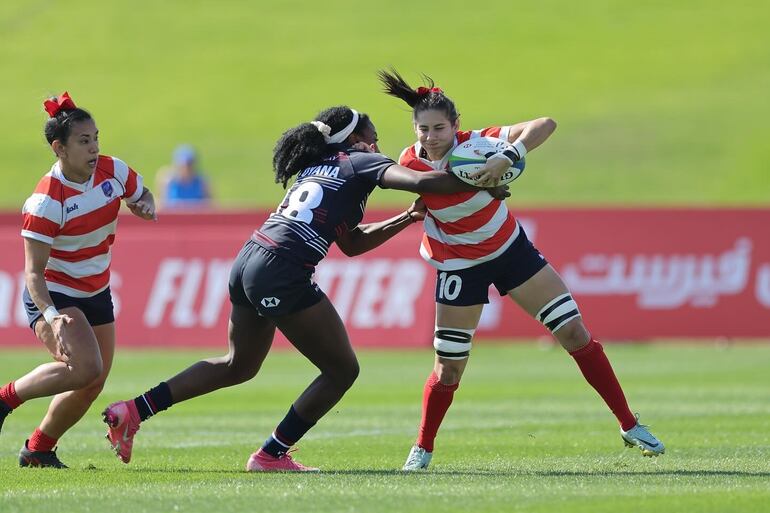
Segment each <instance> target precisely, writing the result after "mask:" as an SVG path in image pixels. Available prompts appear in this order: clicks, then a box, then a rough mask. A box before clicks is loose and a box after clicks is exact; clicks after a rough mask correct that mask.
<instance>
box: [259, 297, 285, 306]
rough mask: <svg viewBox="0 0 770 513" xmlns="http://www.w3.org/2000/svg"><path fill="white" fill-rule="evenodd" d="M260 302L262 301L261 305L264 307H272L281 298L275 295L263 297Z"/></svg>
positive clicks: (276, 304) (277, 303)
mask: <svg viewBox="0 0 770 513" xmlns="http://www.w3.org/2000/svg"><path fill="white" fill-rule="evenodd" d="M260 303H262V306H264V307H265V308H274V307H276V306H278V305H279V304H280V303H281V300H280V299H278V298H277V297H263V298H262V301H260Z"/></svg>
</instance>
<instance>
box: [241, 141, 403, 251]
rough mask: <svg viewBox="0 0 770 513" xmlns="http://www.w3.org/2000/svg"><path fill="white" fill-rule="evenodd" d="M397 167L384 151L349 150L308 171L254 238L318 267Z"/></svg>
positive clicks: (354, 225)
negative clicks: (384, 175)
mask: <svg viewBox="0 0 770 513" xmlns="http://www.w3.org/2000/svg"><path fill="white" fill-rule="evenodd" d="M394 164H395V162H394V161H392V160H391V159H389V158H388V157H386V156H384V155H382V154H380V153H368V152H362V151H358V150H354V149H346V150H344V151H340V152H338V153H336V154H335V155H332V156H330V157H329V158H327V159H326V160H324V161H323V162H320V163H319V164H318V165H316V166H311V167H308V168H305V169H303V170H302V171H300V172H299V173H298V174H297V179H296V181H295V182H294V184H293V185H292V186H291V187H290V188H289V190H288V191H286V196H284V198H283V201H282V202H281V205H280V206H279V207H278V210H276V211H275V212H274V213H272V214H270V217H269V218H268V219H267V221H265V223H264V224H263V225H262V227H261V228H259V229H258V230H256V231H255V232H254V235H253V236H252V239H253V240H254V241H255V242H256V243H257V244H259V245H260V246H262V247H264V248H265V249H267V250H268V251H271V252H273V253H275V254H277V255H280V256H283V257H286V258H289V259H291V260H295V261H299V262H301V263H302V264H305V265H310V266H315V265H316V264H318V262H320V261H321V259H322V258H323V257H325V256H326V253H327V251H328V250H329V246H330V245H331V244H332V242H334V241H335V240H336V239H337V237H339V235H340V234H342V233H344V232H345V231H347V230H351V229H353V228H355V227H356V226H357V225H358V223H360V222H361V219H362V218H363V216H364V209H365V208H366V200H367V198H368V197H369V193H371V192H372V190H374V188H375V187H377V186H378V185H380V178H381V177H382V174H383V173H384V172H385V170H386V169H388V168H389V167H390V166H392V165H394Z"/></svg>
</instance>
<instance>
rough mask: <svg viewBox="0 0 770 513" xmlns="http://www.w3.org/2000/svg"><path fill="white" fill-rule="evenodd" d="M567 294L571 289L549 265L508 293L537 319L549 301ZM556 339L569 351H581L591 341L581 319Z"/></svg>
mask: <svg viewBox="0 0 770 513" xmlns="http://www.w3.org/2000/svg"><path fill="white" fill-rule="evenodd" d="M567 293H569V289H568V288H567V285H566V284H565V283H564V280H562V279H561V276H559V274H558V273H557V272H556V270H555V269H554V268H553V267H552V266H551V265H550V264H549V265H546V266H545V267H543V268H542V269H540V271H538V272H537V273H536V274H535V275H534V276H533V277H531V278H530V279H529V280H527V281H526V282H524V283H523V284H521V285H519V286H518V287H516V288H515V289H513V290H510V291H508V296H509V297H510V298H511V299H513V300H514V301H515V302H516V304H518V305H519V306H520V307H521V308H522V309H524V311H526V312H527V313H528V314H529V315H531V316H532V317H535V316H536V315H537V313H538V312H539V311H540V310H541V309H542V308H543V307H544V306H545V305H546V304H548V302H549V301H551V300H552V299H553V298H555V297H557V296H560V295H562V294H567ZM554 337H555V338H556V340H558V341H559V343H560V344H561V345H562V346H563V347H564V348H565V349H566V350H568V351H574V350H577V349H580V348H581V347H583V346H584V345H586V344H587V343H588V341H589V340H590V335H589V333H588V330H587V329H586V327H585V325H584V324H583V320H582V318H581V317H577V318H575V319H572V320H571V321H569V322H568V323H567V324H565V325H564V326H563V327H562V328H560V329H559V330H558V331H557V332H556V333H554Z"/></svg>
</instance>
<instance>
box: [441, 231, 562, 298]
mask: <svg viewBox="0 0 770 513" xmlns="http://www.w3.org/2000/svg"><path fill="white" fill-rule="evenodd" d="M519 230H520V232H519V235H518V236H517V237H516V238H515V239H514V241H513V242H512V243H511V245H510V246H508V249H506V250H505V251H504V252H503V253H502V254H501V255H500V256H498V257H497V258H495V259H494V260H490V261H489V262H484V263H483V264H479V265H475V266H473V267H468V268H466V269H458V270H456V271H436V303H441V304H442V305H452V306H470V305H481V304H486V303H489V286H490V285H494V286H495V288H496V289H497V291H498V292H499V293H500V295H501V296H504V295H506V294H507V293H508V292H509V291H510V290H512V289H515V288H516V287H518V286H519V285H521V284H522V283H524V282H526V281H527V280H529V279H530V278H531V277H533V276H534V275H535V274H537V272H538V271H540V269H542V268H543V267H545V266H546V265H548V261H547V260H546V259H545V257H544V256H543V255H541V254H540V252H539V251H538V250H537V248H535V246H534V245H533V244H532V242H530V240H529V239H528V238H527V234H526V233H524V228H522V227H521V225H519Z"/></svg>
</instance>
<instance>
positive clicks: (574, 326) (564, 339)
mask: <svg viewBox="0 0 770 513" xmlns="http://www.w3.org/2000/svg"><path fill="white" fill-rule="evenodd" d="M554 335H555V336H556V338H557V339H558V340H559V343H560V344H561V345H562V347H563V348H564V349H566V350H567V351H570V352H572V351H577V350H578V349H580V348H582V347H585V345H586V344H588V342H590V341H591V336H590V335H589V333H588V330H587V329H586V327H585V325H583V323H582V322H581V321H580V319H575V320H574V321H572V322H568V323H567V324H565V325H564V326H562V327H561V328H560V329H559V331H557V332H556V333H554Z"/></svg>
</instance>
